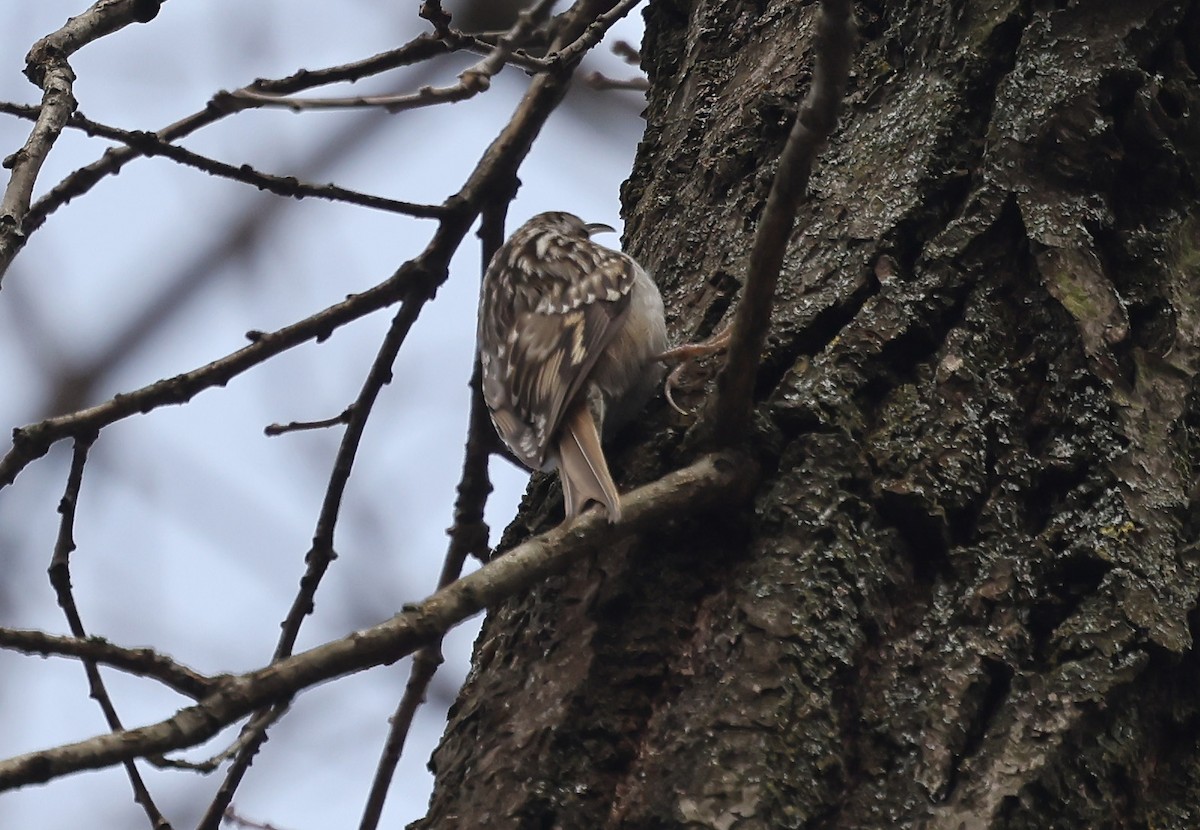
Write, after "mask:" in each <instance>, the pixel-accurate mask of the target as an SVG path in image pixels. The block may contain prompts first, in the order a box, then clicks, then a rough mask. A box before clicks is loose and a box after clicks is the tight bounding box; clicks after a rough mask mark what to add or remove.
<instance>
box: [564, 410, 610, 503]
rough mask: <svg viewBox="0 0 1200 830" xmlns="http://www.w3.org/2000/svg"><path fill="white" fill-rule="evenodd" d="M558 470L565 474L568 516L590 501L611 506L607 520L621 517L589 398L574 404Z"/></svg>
mask: <svg viewBox="0 0 1200 830" xmlns="http://www.w3.org/2000/svg"><path fill="white" fill-rule="evenodd" d="M558 474H559V477H560V478H562V488H563V500H564V501H565V502H566V508H567V518H568V519H570V518H573V517H575V516H578V515H579V514H580V513H581V512H583V508H584V507H586V506H587V503H588V502H589V501H596V502H599V503H600V504H603V505H604V506H605V508H607V509H608V520H609V521H610V522H619V521H620V520H621V496H620V494H619V493H618V492H617V485H616V484H614V483H613V480H612V475H610V474H609V472H608V462H607V461H606V460H605V459H604V450H603V449H602V448H601V446H600V433H599V432H597V430H596V422H595V420H594V419H593V418H592V413H591V410H590V409H589V408H588V405H587V402H586V400H584V401H580V402H579V403H577V404H575V405H574V406H572V407H571V411H570V412H569V413H568V414H567V417H566V418H565V419H564V420H563V425H562V429H561V430H560V431H559V439H558Z"/></svg>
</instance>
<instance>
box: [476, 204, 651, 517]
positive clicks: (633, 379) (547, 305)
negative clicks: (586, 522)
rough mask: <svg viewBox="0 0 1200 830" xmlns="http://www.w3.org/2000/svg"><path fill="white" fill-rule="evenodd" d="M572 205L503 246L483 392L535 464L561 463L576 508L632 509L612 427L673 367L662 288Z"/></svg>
mask: <svg viewBox="0 0 1200 830" xmlns="http://www.w3.org/2000/svg"><path fill="white" fill-rule="evenodd" d="M602 230H609V231H611V230H612V229H611V228H609V227H608V226H606V225H588V224H585V223H584V222H583V221H582V220H581V219H579V217H577V216H574V215H572V214H570V213H542V214H539V215H537V216H535V217H533V218H532V219H530V220H529V221H528V222H526V223H525V224H524V225H522V226H521V227H520V228H518V229H517V230H516V232H515V233H513V235H512V236H511V237H509V239H508V241H507V242H505V243H504V245H503V246H502V247H501V248H500V250H499V251H497V252H496V255H495V256H494V257H493V258H492V262H491V264H490V265H489V266H488V270H487V273H486V274H485V275H484V278H483V286H482V289H481V291H480V299H479V330H478V337H479V357H480V362H481V365H482V368H483V397H484V400H485V401H486V402H487V405H488V408H489V409H490V410H491V413H492V423H493V424H495V426H496V431H497V432H498V433H499V435H500V437H501V438H502V439H503V440H504V443H505V444H506V445H508V448H509V449H510V450H512V452H513V454H514V455H516V456H517V458H519V459H520V460H521V462H522V463H523V464H525V466H527V467H529V468H530V469H533V470H546V471H549V470H552V469H556V468H557V469H558V470H559V474H560V476H561V477H562V483H563V497H564V500H565V502H566V512H567V517H568V518H571V517H574V516H577V515H578V514H579V513H580V512H582V511H583V508H584V507H585V506H586V504H587V503H588V502H589V501H596V502H599V503H600V504H603V505H604V506H605V507H606V508H607V510H608V516H609V520H610V521H614V522H615V521H618V520H619V519H620V517H621V502H620V496H619V495H618V493H617V488H616V485H615V484H614V483H613V480H612V476H611V475H610V474H609V471H608V464H607V462H606V460H605V457H604V451H603V449H602V448H601V443H600V441H601V435H603V434H605V433H606V432H607V433H611V432H612V431H613V430H614V429H616V427H618V426H619V425H620V424H621V423H623V422H625V421H627V420H629V419H630V418H631V417H633V416H634V415H636V414H637V412H638V410H639V409H641V407H642V406H643V405H644V404H645V402H646V400H647V399H648V398H649V397H650V395H651V394H652V393H653V391H654V387H655V385H656V384H657V383H658V382H659V380H661V378H662V368H661V365H660V364H659V362H658V360H657V359H656V358H657V357H658V355H659V354H661V353H662V352H663V351H664V350H665V349H666V348H667V332H666V325H665V323H664V321H663V305H662V297H661V296H660V295H659V293H658V288H657V287H656V286H655V285H654V282H653V281H652V280H651V279H650V277H649V276H648V275H647V274H646V272H645V271H644V270H643V269H642V268H641V266H639V265H638V264H637V263H636V262H635V261H634V260H633V259H632V258H631V257H629V256H626V255H625V254H623V253H621V252H620V251H614V250H612V249H611V248H606V247H604V246H603V245H598V244H597V243H595V242H593V241H592V240H591V239H590V236H591V234H592V233H596V232H598V231H602Z"/></svg>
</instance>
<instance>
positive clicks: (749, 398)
mask: <svg viewBox="0 0 1200 830" xmlns="http://www.w3.org/2000/svg"><path fill="white" fill-rule="evenodd" d="M854 40H855V27H854V19H853V17H852V10H851V4H850V0H821V11H820V13H819V14H818V16H817V38H816V59H815V62H814V66H813V76H812V83H811V86H810V87H809V90H808V95H807V96H805V98H804V103H803V104H801V106H800V110H799V112H798V113H797V114H796V122H795V123H794V124H793V125H792V130H791V132H790V133H789V134H788V139H787V144H786V145H784V148H783V153H782V154H781V155H780V158H779V169H778V170H777V171H776V173H775V179H774V181H773V182H772V183H771V192H770V194H769V195H768V196H767V205H766V208H765V209H764V210H763V215H762V218H761V219H760V220H759V223H758V228H757V230H756V231H755V234H754V245H753V247H752V248H751V250H750V259H749V262H748V264H747V268H746V288H745V291H744V292H743V294H742V300H741V302H739V303H738V307H737V312H736V314H735V317H734V322H733V328H732V334H731V336H730V346H729V355H728V357H727V358H726V361H725V366H724V368H723V369H722V371H721V373H720V375H718V376H717V395H716V399H715V402H714V403H713V405H712V406H711V407H710V410H709V413H710V417H711V419H712V420H713V422H714V423H715V437H716V439H717V441H718V442H719V443H721V444H733V443H735V442H737V441H740V440H742V439H743V438H744V436H745V435H746V433H747V431H748V429H749V425H750V414H751V410H752V407H753V405H754V385H755V380H756V378H757V377H758V362H759V359H760V357H761V355H762V349H763V344H764V343H765V342H766V338H767V329H768V327H769V326H770V324H771V306H772V305H773V303H774V300H775V285H776V283H777V282H778V280H779V270H780V268H781V267H782V266H783V254H784V251H785V250H786V249H787V244H788V240H789V239H790V238H791V234H792V226H793V225H794V224H795V221H796V209H797V207H799V204H800V199H801V197H802V196H803V195H804V191H805V189H806V188H807V187H808V178H809V174H810V173H811V172H812V165H813V159H814V158H816V154H817V150H818V149H820V146H821V144H822V143H823V142H824V141H825V138H826V136H828V135H829V133H830V132H831V131H832V130H833V127H834V125H835V124H836V123H837V112H838V107H839V105H840V104H841V100H842V94H843V92H844V90H845V88H846V81H847V79H848V78H849V75H850V59H851V58H852V57H853V50H854Z"/></svg>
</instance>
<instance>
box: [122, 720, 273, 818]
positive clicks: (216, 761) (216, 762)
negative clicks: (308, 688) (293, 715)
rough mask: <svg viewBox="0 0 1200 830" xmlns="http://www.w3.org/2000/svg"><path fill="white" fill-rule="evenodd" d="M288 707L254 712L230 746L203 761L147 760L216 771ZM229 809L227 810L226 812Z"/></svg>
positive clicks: (157, 757) (166, 766)
mask: <svg viewBox="0 0 1200 830" xmlns="http://www.w3.org/2000/svg"><path fill="white" fill-rule="evenodd" d="M287 710H288V707H287V705H286V704H280V705H277V706H270V707H268V708H266V709H260V710H259V711H257V712H255V713H254V716H253V717H252V718H250V720H249V722H247V724H246V726H245V727H244V728H243V729H242V731H241V732H240V733H238V737H237V740H235V741H234V742H233V743H231V744H230V745H229V746H227V747H225V748H224V749H222V750H221V751H220V752H218V753H217V754H216V755H213V756H211V757H209V758H205V759H204V760H203V761H188V760H185V759H183V758H168V757H166V756H165V755H147V756H146V760H147V761H149V762H150V763H151V764H153V765H154V766H156V767H158V768H159V769H176V770H186V771H188V772H202V773H204V774H206V775H207V774H208V773H210V772H216V771H217V769H219V768H220V766H221V764H223V763H225V762H226V761H228V760H229V759H230V758H233V757H234V756H235V755H237V754H238V753H239V752H241V751H242V750H244V749H245V748H246V747H247V746H249V745H250V742H251V741H256V740H258V739H259V738H260V737H261V736H262V735H263V734H264V733H265V732H266V730H267V729H268V728H269V727H270V726H271V724H273V723H275V721H277V720H279V719H280V718H282V717H283V716H284V714H285V713H286V712H287ZM228 812H229V811H228V810H226V813H228Z"/></svg>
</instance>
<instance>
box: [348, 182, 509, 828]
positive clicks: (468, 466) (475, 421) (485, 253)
mask: <svg viewBox="0 0 1200 830" xmlns="http://www.w3.org/2000/svg"><path fill="white" fill-rule="evenodd" d="M511 198H512V196H511V195H509V196H507V197H506V198H504V199H497V200H495V201H494V202H492V203H491V204H489V205H488V206H487V207H486V208H484V210H483V219H482V223H481V227H480V229H479V236H480V239H481V243H482V244H481V246H480V247H481V257H480V258H481V260H482V269H481V270H483V271H486V270H487V266H488V263H489V262H491V259H492V255H493V254H494V253H495V252H496V250H497V249H498V248H499V247H500V245H501V244H502V243H503V241H504V217H505V215H506V213H507V210H508V204H509V199H511ZM481 378H482V369H481V367H480V364H479V357H478V356H476V358H475V360H474V367H473V369H472V372H471V381H470V387H471V409H470V417H469V419H468V422H467V442H466V450H465V452H464V457H463V468H462V476H461V477H460V478H459V482H458V495H457V497H456V498H455V501H454V524H453V525H452V526H451V527H450V531H449V534H450V544H449V546H448V548H447V550H446V556H445V558H444V559H443V560H442V572H441V574H440V575H439V576H438V584H437V587H438V590H441V589H442V588H445V587H446V586H447V585H449V584H450V583H452V582H454V580H456V579H458V577H459V575H460V574H461V573H462V568H463V564H464V563H465V562H466V561H467V557H468V556H471V555H474V556H476V557H478V558H479V559H481V560H484V559H486V554H487V551H488V526H487V523H486V522H485V521H484V520H483V511H484V508H485V507H486V506H487V498H488V495H489V494H490V493H491V492H492V482H491V480H490V479H489V478H488V458H489V456H490V452H489V449H490V447H491V446H492V444H494V443H495V441H494V436H495V430H494V429H493V427H492V422H491V417H490V416H489V415H488V411H487V405H486V404H485V403H484V401H483V394H482V387H481ZM442 660H443V658H442V638H441V637H439V638H438V639H437V641H436V642H432V643H429V644H428V645H425V646H422V647H421V648H420V649H418V650H417V652H416V654H414V655H413V662H412V669H411V671H410V674H409V677H408V683H407V684H406V685H405V687H404V694H403V695H402V696H401V698H400V702H399V703H398V704H397V705H396V711H395V712H394V713H393V714H392V717H391V719H390V723H391V727H390V728H389V730H388V736H387V740H386V741H384V745H383V751H382V752H381V753H380V757H379V763H378V764H377V765H376V768H375V776H374V778H373V780H372V781H371V790H370V793H369V794H368V796H367V803H366V805H365V806H364V807H363V815H362V820H361V821H360V822H359V825H358V826H359V830H375V828H376V827H378V826H379V819H380V817H381V816H382V815H383V804H384V801H385V800H386V799H387V794H388V788H389V787H390V786H391V782H392V778H393V777H394V776H395V774H396V765H397V764H398V763H399V762H400V756H401V753H402V752H403V751H404V744H405V742H406V741H407V740H408V733H409V730H410V729H411V728H412V723H413V719H414V718H415V717H416V714H417V709H418V708H419V707H420V706H421V704H422V703H423V702H424V701H425V694H426V692H427V691H428V689H429V684H430V683H431V682H433V677H434V675H435V674H436V673H437V670H438V667H439V666H440V665H441V664H442Z"/></svg>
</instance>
